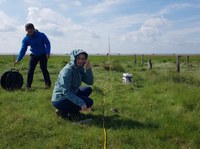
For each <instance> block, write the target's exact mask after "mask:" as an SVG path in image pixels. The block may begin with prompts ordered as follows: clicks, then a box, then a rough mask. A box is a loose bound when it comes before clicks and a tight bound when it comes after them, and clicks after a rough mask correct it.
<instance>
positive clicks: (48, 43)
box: [42, 33, 51, 55]
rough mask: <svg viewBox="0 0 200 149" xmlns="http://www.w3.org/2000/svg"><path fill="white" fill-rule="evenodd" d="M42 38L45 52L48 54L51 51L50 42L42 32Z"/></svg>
mask: <svg viewBox="0 0 200 149" xmlns="http://www.w3.org/2000/svg"><path fill="white" fill-rule="evenodd" d="M42 39H43V41H44V44H45V51H46V54H48V55H49V54H50V52H51V43H50V41H49V39H48V38H47V36H46V35H45V34H44V33H42Z"/></svg>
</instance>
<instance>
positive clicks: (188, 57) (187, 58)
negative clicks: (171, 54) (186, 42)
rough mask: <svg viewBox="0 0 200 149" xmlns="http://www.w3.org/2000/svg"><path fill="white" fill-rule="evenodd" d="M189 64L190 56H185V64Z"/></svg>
mask: <svg viewBox="0 0 200 149" xmlns="http://www.w3.org/2000/svg"><path fill="white" fill-rule="evenodd" d="M189 62H190V56H189V55H187V56H186V63H187V64H189Z"/></svg>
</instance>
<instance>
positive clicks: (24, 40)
mask: <svg viewBox="0 0 200 149" xmlns="http://www.w3.org/2000/svg"><path fill="white" fill-rule="evenodd" d="M27 48H28V43H27V41H26V37H25V38H24V39H23V40H22V46H21V49H20V52H19V55H18V57H17V60H16V61H15V63H14V65H16V64H17V63H18V62H19V61H20V60H22V58H23V57H24V55H25V54H26V51H27Z"/></svg>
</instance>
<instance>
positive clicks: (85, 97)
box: [51, 49, 94, 118]
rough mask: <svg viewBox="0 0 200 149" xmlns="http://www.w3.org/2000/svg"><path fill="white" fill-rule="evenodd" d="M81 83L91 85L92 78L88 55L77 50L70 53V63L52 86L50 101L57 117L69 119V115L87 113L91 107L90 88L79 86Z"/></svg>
mask: <svg viewBox="0 0 200 149" xmlns="http://www.w3.org/2000/svg"><path fill="white" fill-rule="evenodd" d="M82 82H84V83H85V84H87V85H92V84H93V82H94V78H93V72H92V69H91V67H90V63H89V60H88V54H87V53H86V52H85V51H83V50H81V49H77V50H73V51H72V52H71V53H70V62H69V63H68V64H67V65H66V66H65V67H64V68H63V69H62V70H61V71H60V73H59V75H58V79H57V81H56V83H55V86H54V90H53V95H52V99H51V100H52V104H53V106H54V107H55V108H56V114H57V115H58V116H61V117H62V118H71V115H73V114H80V113H79V112H80V111H87V110H89V109H90V107H91V106H92V105H93V100H92V99H91V98H90V97H89V96H90V94H91V93H92V88H91V87H90V86H81V83H82Z"/></svg>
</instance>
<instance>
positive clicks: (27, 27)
mask: <svg viewBox="0 0 200 149" xmlns="http://www.w3.org/2000/svg"><path fill="white" fill-rule="evenodd" d="M25 29H26V30H27V29H34V25H33V24H32V23H27V24H26V25H25Z"/></svg>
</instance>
